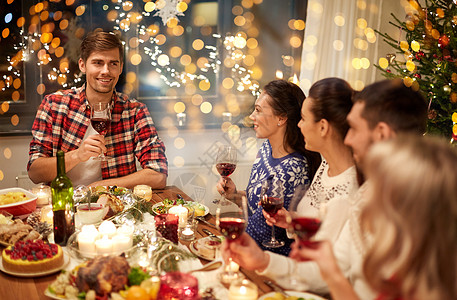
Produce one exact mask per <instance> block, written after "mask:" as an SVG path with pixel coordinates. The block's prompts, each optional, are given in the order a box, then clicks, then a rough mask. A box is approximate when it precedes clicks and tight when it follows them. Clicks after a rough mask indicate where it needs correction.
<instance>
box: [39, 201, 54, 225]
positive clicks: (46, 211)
mask: <svg viewBox="0 0 457 300" xmlns="http://www.w3.org/2000/svg"><path fill="white" fill-rule="evenodd" d="M53 216H54V213H53V212H52V206H51V205H49V206H45V207H43V208H42V209H41V212H40V219H41V222H47V223H48V224H50V225H51V226H53V223H54V217H53Z"/></svg>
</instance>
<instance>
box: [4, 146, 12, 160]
mask: <svg viewBox="0 0 457 300" xmlns="http://www.w3.org/2000/svg"><path fill="white" fill-rule="evenodd" d="M3 155H4V156H5V158H6V159H10V158H11V156H12V151H11V149H10V148H8V147H6V148H5V150H3Z"/></svg>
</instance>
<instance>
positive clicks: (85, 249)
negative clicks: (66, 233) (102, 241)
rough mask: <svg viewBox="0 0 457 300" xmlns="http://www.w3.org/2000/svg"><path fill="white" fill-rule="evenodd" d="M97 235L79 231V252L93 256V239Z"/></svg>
mask: <svg viewBox="0 0 457 300" xmlns="http://www.w3.org/2000/svg"><path fill="white" fill-rule="evenodd" d="M97 235H98V233H95V232H92V231H81V232H80V233H78V247H79V251H81V252H82V253H84V254H95V239H96V238H97Z"/></svg>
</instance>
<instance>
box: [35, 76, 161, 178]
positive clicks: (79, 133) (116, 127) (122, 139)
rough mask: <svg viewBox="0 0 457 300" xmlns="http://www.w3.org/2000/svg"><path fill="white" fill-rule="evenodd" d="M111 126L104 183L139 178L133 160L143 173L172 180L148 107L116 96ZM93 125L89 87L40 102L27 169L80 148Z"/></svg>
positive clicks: (55, 95)
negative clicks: (148, 171)
mask: <svg viewBox="0 0 457 300" xmlns="http://www.w3.org/2000/svg"><path fill="white" fill-rule="evenodd" d="M112 103H114V107H113V109H112V111H111V125H110V128H109V130H108V133H107V134H106V136H105V141H106V148H107V150H108V151H107V155H108V156H111V157H114V159H111V160H108V161H106V162H104V161H103V162H102V176H103V179H108V178H116V177H121V176H125V175H128V174H131V173H134V172H136V170H137V169H136V163H135V157H136V158H137V159H138V161H139V162H140V164H141V166H142V168H143V169H144V168H149V169H152V170H155V171H157V172H160V173H164V174H168V166H167V158H166V156H165V146H164V144H163V142H162V141H161V140H160V138H159V136H158V135H157V131H156V128H155V127H154V123H153V121H152V118H151V115H150V114H149V111H148V109H147V107H146V106H145V105H144V104H143V103H141V102H138V101H137V100H134V99H133V100H132V99H129V98H128V96H127V95H125V94H122V93H116V92H114V93H113V97H112ZM89 124H90V106H89V102H88V101H87V98H86V92H85V85H83V86H82V87H80V88H79V89H71V90H64V91H58V92H56V93H54V94H50V95H47V96H46V97H45V98H44V99H43V101H42V102H41V105H40V107H39V108H38V112H37V114H36V117H35V121H34V122H33V126H32V136H33V137H32V141H31V142H30V150H29V162H28V164H27V169H29V168H30V165H31V164H32V163H33V162H34V161H35V160H36V159H37V158H39V157H52V156H56V153H57V151H58V150H63V151H64V152H68V151H71V150H74V149H77V148H78V147H79V145H80V144H81V142H82V140H83V138H84V134H85V133H86V130H87V127H88V126H89Z"/></svg>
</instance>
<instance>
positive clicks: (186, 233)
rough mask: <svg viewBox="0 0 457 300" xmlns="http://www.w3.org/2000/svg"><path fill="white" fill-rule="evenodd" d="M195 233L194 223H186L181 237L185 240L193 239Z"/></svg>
mask: <svg viewBox="0 0 457 300" xmlns="http://www.w3.org/2000/svg"><path fill="white" fill-rule="evenodd" d="M194 234H195V232H194V228H193V226H192V224H186V226H185V227H183V228H182V230H181V239H182V240H185V241H190V240H193V239H194Z"/></svg>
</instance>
